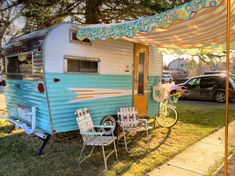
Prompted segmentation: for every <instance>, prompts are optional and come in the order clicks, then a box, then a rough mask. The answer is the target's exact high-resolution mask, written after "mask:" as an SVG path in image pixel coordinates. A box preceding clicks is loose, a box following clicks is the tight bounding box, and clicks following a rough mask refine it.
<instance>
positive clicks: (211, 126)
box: [0, 105, 235, 176]
mask: <svg viewBox="0 0 235 176" xmlns="http://www.w3.org/2000/svg"><path fill="white" fill-rule="evenodd" d="M177 109H178V111H179V116H180V117H179V122H178V123H177V125H176V126H175V127H173V128H172V129H171V130H168V129H165V128H156V129H154V130H153V131H152V132H151V134H150V137H151V143H150V147H151V149H150V151H149V152H143V151H142V150H143V148H144V147H145V146H146V145H145V141H144V139H145V137H144V135H145V134H144V133H143V137H142V138H141V140H139V141H138V142H137V143H133V144H130V149H132V150H133V151H135V152H134V153H133V154H128V153H126V151H125V149H124V146H123V145H122V144H118V156H119V161H116V159H115V157H114V156H111V157H110V159H109V160H108V167H109V171H108V172H103V170H104V164H103V158H102V153H101V148H97V149H96V150H95V151H94V153H93V155H92V157H91V158H90V159H88V160H86V161H85V162H84V163H83V164H82V165H81V168H79V167H78V166H77V159H78V156H79V152H80V149H81V144H82V141H81V138H80V136H79V133H78V132H71V133H65V134H58V135H56V136H53V137H52V139H51V140H50V142H49V144H48V145H47V146H46V148H45V154H44V155H43V156H41V157H39V156H36V154H35V153H36V150H37V149H38V148H39V146H40V144H41V141H40V140H38V139H37V138H34V137H31V136H27V135H25V134H24V133H22V130H18V131H14V132H13V133H12V134H8V133H7V130H8V129H9V128H10V126H11V125H10V124H9V123H7V122H6V121H4V120H0V170H1V172H0V175H1V174H2V175H4V176H7V175H14V176H17V175H27V176H29V175H63V176H64V175H69V176H70V175H91V176H93V175H95V176H97V175H108V176H115V175H124V176H133V175H134V176H142V175H144V174H146V173H148V172H149V171H151V170H152V169H154V168H155V167H157V166H159V165H161V164H163V163H165V162H166V161H167V160H169V159H171V158H172V157H173V156H175V155H176V154H178V153H180V152H182V151H183V150H185V149H186V148H187V147H188V146H190V145H192V144H194V143H195V142H196V141H198V140H200V139H201V138H203V137H205V136H207V135H209V134H211V133H213V132H214V131H216V130H218V129H220V128H221V127H222V126H223V125H224V110H220V109H210V108H195V107H193V108H192V107H189V106H182V105H178V106H177ZM230 117H231V119H230V120H233V119H234V117H235V111H230ZM111 149H112V147H108V148H107V150H108V151H111ZM87 152H89V150H87Z"/></svg>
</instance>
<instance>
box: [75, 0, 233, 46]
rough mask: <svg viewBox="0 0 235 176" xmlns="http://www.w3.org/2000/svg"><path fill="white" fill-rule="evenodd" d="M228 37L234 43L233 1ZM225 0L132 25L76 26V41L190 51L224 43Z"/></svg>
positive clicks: (205, 0)
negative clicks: (115, 41)
mask: <svg viewBox="0 0 235 176" xmlns="http://www.w3.org/2000/svg"><path fill="white" fill-rule="evenodd" d="M231 2H232V5H231V15H232V16H231V27H232V28H231V35H232V39H235V35H234V34H235V0H231ZM225 34H226V2H225V0H192V1H190V2H188V3H185V4H184V5H182V6H179V7H176V8H174V9H171V10H169V11H166V12H163V13H160V14H156V15H154V16H149V17H146V18H140V19H137V20H134V21H129V22H123V23H115V24H97V25H89V26H79V28H78V32H77V38H78V39H80V40H83V39H85V38H88V39H90V40H95V39H101V40H106V39H109V38H113V39H118V38H120V39H123V40H127V41H130V42H136V43H143V44H146V45H157V46H160V47H166V48H194V47H203V46H208V45H216V44H221V43H224V42H225Z"/></svg>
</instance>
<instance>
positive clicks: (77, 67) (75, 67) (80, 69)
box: [65, 58, 99, 73]
mask: <svg viewBox="0 0 235 176" xmlns="http://www.w3.org/2000/svg"><path fill="white" fill-rule="evenodd" d="M65 60H66V68H67V69H66V72H68V73H98V72H99V60H98V59H79V58H78V59H69V58H66V59H65Z"/></svg>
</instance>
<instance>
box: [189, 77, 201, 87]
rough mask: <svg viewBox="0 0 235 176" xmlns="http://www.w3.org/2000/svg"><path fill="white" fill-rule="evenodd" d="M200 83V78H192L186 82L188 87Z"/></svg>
mask: <svg viewBox="0 0 235 176" xmlns="http://www.w3.org/2000/svg"><path fill="white" fill-rule="evenodd" d="M200 82H201V78H193V79H191V80H190V81H189V82H188V85H190V86H199V85H200Z"/></svg>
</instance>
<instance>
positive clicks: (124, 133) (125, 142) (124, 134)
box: [123, 131, 130, 153]
mask: <svg viewBox="0 0 235 176" xmlns="http://www.w3.org/2000/svg"><path fill="white" fill-rule="evenodd" d="M123 137H124V144H125V148H126V151H127V152H128V153H130V151H129V150H128V148H127V140H126V132H125V131H123Z"/></svg>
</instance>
